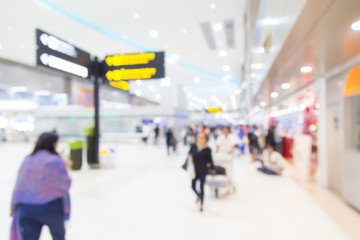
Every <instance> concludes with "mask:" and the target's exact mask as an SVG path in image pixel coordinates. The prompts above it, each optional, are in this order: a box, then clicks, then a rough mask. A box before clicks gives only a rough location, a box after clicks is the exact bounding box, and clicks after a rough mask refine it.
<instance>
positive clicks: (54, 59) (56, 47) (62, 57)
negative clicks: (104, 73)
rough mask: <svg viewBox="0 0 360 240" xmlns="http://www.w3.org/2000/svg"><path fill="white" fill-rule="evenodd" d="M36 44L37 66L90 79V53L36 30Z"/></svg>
mask: <svg viewBox="0 0 360 240" xmlns="http://www.w3.org/2000/svg"><path fill="white" fill-rule="evenodd" d="M36 44H37V51H36V61H37V65H38V66H45V67H48V68H51V69H57V70H60V71H63V72H67V73H71V74H73V75H76V76H79V77H82V78H90V67H91V60H90V53H88V52H85V51H83V50H81V49H79V48H77V47H75V46H73V45H72V44H70V43H68V42H66V41H64V40H61V39H60V38H58V37H55V36H54V35H51V34H49V33H46V32H44V31H41V30H39V29H36Z"/></svg>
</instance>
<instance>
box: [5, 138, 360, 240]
mask: <svg viewBox="0 0 360 240" xmlns="http://www.w3.org/2000/svg"><path fill="white" fill-rule="evenodd" d="M111 146H113V147H114V148H115V149H116V152H117V160H116V167H115V168H113V169H100V170H90V169H88V168H87V167H85V168H83V169H82V170H81V171H78V172H75V171H72V172H71V176H72V178H73V186H72V188H71V197H72V207H73V209H72V219H71V221H70V225H69V228H68V231H67V239H70V240H79V239H86V240H99V239H101V240H107V239H126V240H132V239H156V240H161V239H164V240H169V239H171V240H177V239H186V240H191V239H194V240H195V239H196V240H199V239H204V240H205V239H206V240H212V239H214V240H215V239H226V240H232V239H234V240H239V239H246V240H248V239H249V240H251V239H256V240H257V239H276V240H280V239H284V240H289V239H291V240H295V239H299V240H300V239H301V240H305V239H306V240H311V239H314V240H321V239H327V240H331V239H334V240H340V239H341V240H342V239H357V238H356V236H359V235H356V234H359V231H360V230H359V231H356V228H351V227H350V228H346V227H344V226H345V225H346V221H349V224H350V225H351V226H357V225H359V226H360V216H359V214H358V213H356V212H355V211H353V210H351V209H350V208H349V207H347V205H345V204H344V203H343V202H342V201H338V200H336V199H337V198H336V197H334V195H331V194H329V193H328V192H327V191H325V190H323V189H321V188H313V189H311V191H310V193H309V191H308V190H307V189H308V188H304V187H302V186H300V185H298V184H297V183H295V182H294V181H293V180H292V177H291V176H289V174H285V175H284V176H282V177H276V176H266V175H263V174H261V173H259V172H257V171H256V167H257V164H253V163H250V161H249V158H248V157H247V156H243V157H237V158H236V159H235V172H234V175H235V178H236V184H237V191H236V193H234V194H224V195H222V197H221V198H220V199H215V197H214V195H213V194H211V193H210V192H209V189H207V192H206V199H205V211H204V212H203V213H200V212H199V211H198V207H197V206H196V205H195V196H194V194H193V193H192V192H191V189H190V180H189V178H188V175H187V174H186V172H184V171H183V170H182V169H181V168H180V166H181V164H182V163H183V161H184V159H185V155H186V150H185V149H184V148H180V149H179V153H178V154H174V155H171V156H167V155H166V150H165V147H162V146H153V145H148V146H145V145H142V144H140V145H134V144H123V143H122V144H111ZM31 148H32V146H31V145H30V144H3V143H0V150H1V153H2V157H1V159H0V195H1V198H0V213H1V214H0V239H8V235H9V234H8V232H9V226H10V222H11V218H10V217H9V216H8V213H9V205H10V198H11V191H12V188H13V185H14V181H15V177H16V172H17V169H18V167H19V164H20V163H21V161H22V158H23V156H24V155H25V154H27V153H29V152H30V149H31ZM314 191H315V192H325V193H320V194H322V197H320V198H322V199H323V200H324V199H325V201H327V202H331V204H332V206H331V209H333V210H334V209H338V213H330V212H329V209H328V208H325V207H319V204H321V201H319V200H318V199H316V198H315V197H314ZM334 199H335V200H334ZM339 211H340V213H339ZM333 212H334V211H333ZM335 212H336V211H335ZM339 214H340V215H341V217H342V218H343V219H335V218H336V216H339ZM334 219H335V220H334ZM340 222H341V223H340ZM354 229H355V230H354ZM358 229H360V228H358ZM41 239H42V240H46V239H51V238H50V237H49V234H48V232H47V231H46V229H45V230H44V231H43V234H42V237H41Z"/></svg>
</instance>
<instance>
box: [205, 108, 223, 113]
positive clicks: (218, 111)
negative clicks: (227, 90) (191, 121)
mask: <svg viewBox="0 0 360 240" xmlns="http://www.w3.org/2000/svg"><path fill="white" fill-rule="evenodd" d="M206 112H208V113H222V110H221V108H208V109H206Z"/></svg>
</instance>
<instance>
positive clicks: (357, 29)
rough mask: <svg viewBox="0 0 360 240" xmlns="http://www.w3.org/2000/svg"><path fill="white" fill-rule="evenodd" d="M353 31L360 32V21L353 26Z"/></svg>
mask: <svg viewBox="0 0 360 240" xmlns="http://www.w3.org/2000/svg"><path fill="white" fill-rule="evenodd" d="M351 28H352V30H355V31H360V20H359V21H357V22H354V23H353V24H351Z"/></svg>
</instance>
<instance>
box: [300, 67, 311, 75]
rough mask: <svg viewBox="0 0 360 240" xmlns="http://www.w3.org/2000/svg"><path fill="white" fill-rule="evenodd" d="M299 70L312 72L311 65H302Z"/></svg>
mask: <svg viewBox="0 0 360 240" xmlns="http://www.w3.org/2000/svg"><path fill="white" fill-rule="evenodd" d="M300 71H301V72H302V73H309V72H312V67H309V66H304V67H302V68H301V69H300Z"/></svg>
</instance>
